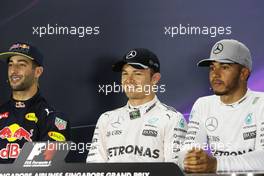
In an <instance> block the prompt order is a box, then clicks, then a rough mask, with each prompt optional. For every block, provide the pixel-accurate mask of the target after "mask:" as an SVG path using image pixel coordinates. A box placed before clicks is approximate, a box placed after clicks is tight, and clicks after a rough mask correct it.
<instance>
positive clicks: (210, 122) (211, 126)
mask: <svg viewBox="0 0 264 176" xmlns="http://www.w3.org/2000/svg"><path fill="white" fill-rule="evenodd" d="M205 127H206V128H207V129H208V130H209V131H215V130H216V129H217V127H218V120H217V119H216V118H215V117H209V118H208V119H206V121H205Z"/></svg>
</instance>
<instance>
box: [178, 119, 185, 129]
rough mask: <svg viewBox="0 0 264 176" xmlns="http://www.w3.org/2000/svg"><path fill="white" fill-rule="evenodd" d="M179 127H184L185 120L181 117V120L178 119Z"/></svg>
mask: <svg viewBox="0 0 264 176" xmlns="http://www.w3.org/2000/svg"><path fill="white" fill-rule="evenodd" d="M179 127H180V128H184V127H185V121H184V119H181V120H180V121H179Z"/></svg>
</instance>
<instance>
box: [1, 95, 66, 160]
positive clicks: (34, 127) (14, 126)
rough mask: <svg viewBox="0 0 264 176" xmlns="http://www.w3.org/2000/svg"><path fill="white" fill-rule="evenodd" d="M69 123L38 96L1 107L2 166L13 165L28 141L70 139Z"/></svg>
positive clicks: (13, 101) (10, 101) (9, 102)
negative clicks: (4, 164) (3, 164)
mask: <svg viewBox="0 0 264 176" xmlns="http://www.w3.org/2000/svg"><path fill="white" fill-rule="evenodd" d="M69 129H70V128H69V122H68V121H67V120H65V119H64V115H63V114H62V113H61V112H58V111H55V109H54V108H52V107H51V106H50V105H49V104H48V103H47V102H46V100H45V99H44V98H43V97H42V96H41V95H40V93H39V92H37V93H36V95H34V96H33V97H32V98H31V99H29V100H27V101H16V100H14V99H10V100H9V101H8V102H6V103H5V104H3V105H2V106H1V107H0V163H12V162H13V161H14V160H15V158H17V157H18V155H19V153H20V150H21V148H22V146H23V145H24V143H25V142H32V141H47V140H50V141H66V140H69V135H70V131H69Z"/></svg>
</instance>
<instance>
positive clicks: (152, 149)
mask: <svg viewBox="0 0 264 176" xmlns="http://www.w3.org/2000/svg"><path fill="white" fill-rule="evenodd" d="M186 130H187V124H186V121H185V119H184V117H183V115H182V114H181V113H179V112H176V111H175V110H174V109H173V108H171V107H168V106H166V105H164V104H162V103H161V102H160V101H159V100H158V99H157V97H155V98H154V99H153V100H152V101H150V102H148V103H145V104H143V105H140V106H137V107H132V106H131V105H129V103H127V105H126V106H124V107H122V108H119V109H116V110H113V111H109V112H106V113H104V114H102V115H101V116H100V118H99V120H98V122H97V125H96V128H95V131H94V136H93V140H92V144H91V149H90V152H89V154H88V157H87V162H175V163H177V160H178V151H179V147H180V144H181V143H182V142H183V141H184V138H185V134H186Z"/></svg>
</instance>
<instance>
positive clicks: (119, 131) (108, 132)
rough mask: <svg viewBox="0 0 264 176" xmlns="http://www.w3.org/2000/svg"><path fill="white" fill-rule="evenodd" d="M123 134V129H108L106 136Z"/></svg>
mask: <svg viewBox="0 0 264 176" xmlns="http://www.w3.org/2000/svg"><path fill="white" fill-rule="evenodd" d="M121 134H122V130H113V131H107V133H106V136H107V137H110V136H118V135H121Z"/></svg>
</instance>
